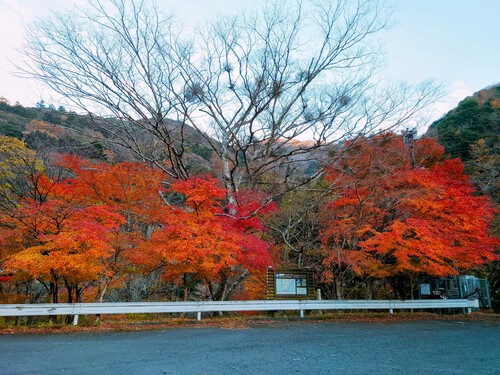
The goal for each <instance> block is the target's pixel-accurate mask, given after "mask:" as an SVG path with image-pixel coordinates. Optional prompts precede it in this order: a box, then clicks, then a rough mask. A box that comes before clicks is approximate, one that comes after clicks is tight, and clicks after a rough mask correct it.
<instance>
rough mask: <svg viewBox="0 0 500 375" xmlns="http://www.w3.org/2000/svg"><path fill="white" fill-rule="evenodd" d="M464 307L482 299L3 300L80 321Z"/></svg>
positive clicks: (22, 312)
mask: <svg viewBox="0 0 500 375" xmlns="http://www.w3.org/2000/svg"><path fill="white" fill-rule="evenodd" d="M442 308H463V309H467V312H468V313H471V312H472V308H479V301H478V300H477V299H475V300H468V299H439V300H406V301H398V300H343V301H337V300H321V301H317V300H298V301H287V300H283V301H269V300H262V301H197V302H118V303H114V302H109V303H108V302H103V303H58V304H50V303H47V304H0V316H40V315H74V319H73V324H74V325H77V324H78V316H79V315H91V314H102V315H110V314H133V313H196V318H197V319H198V320H201V314H202V313H207V312H218V311H222V312H230V311H279V310H296V311H299V312H300V316H301V317H304V311H307V310H389V312H390V313H391V314H393V313H394V310H396V309H442Z"/></svg>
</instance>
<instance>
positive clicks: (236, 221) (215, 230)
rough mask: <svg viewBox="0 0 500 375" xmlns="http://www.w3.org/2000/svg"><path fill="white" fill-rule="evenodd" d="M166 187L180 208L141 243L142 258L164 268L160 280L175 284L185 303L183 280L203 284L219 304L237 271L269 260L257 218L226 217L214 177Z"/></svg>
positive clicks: (173, 209)
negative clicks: (180, 200) (178, 197)
mask: <svg viewBox="0 0 500 375" xmlns="http://www.w3.org/2000/svg"><path fill="white" fill-rule="evenodd" d="M171 188H172V192H174V193H178V194H179V193H180V194H182V195H183V196H184V197H185V201H184V204H182V205H179V206H171V207H169V208H168V211H167V212H165V215H164V218H163V228H162V230H159V231H156V232H155V233H153V235H152V236H151V241H150V242H148V243H144V247H143V249H142V253H143V254H149V258H148V259H147V261H148V262H150V267H153V265H154V264H161V263H164V264H165V272H164V275H163V276H164V278H166V279H168V280H172V281H179V282H180V283H181V284H182V285H183V289H184V298H185V299H187V298H188V291H189V280H195V281H198V282H203V283H205V284H206V285H207V288H208V290H209V293H210V295H211V297H212V299H223V298H225V296H227V293H229V291H228V288H229V287H230V285H228V282H229V280H230V278H231V277H232V276H234V274H235V273H237V270H238V269H240V268H242V267H243V268H244V269H245V270H246V272H248V270H256V269H259V270H261V271H263V270H264V269H265V265H267V264H269V261H270V257H269V253H268V251H267V244H266V243H265V242H264V241H262V240H261V239H260V237H259V234H258V232H256V231H258V230H259V229H261V228H259V227H258V225H257V223H258V219H256V218H254V217H252V218H251V219H247V218H246V217H234V216H232V215H228V214H226V213H225V210H224V207H223V198H224V197H225V196H226V192H225V190H224V189H222V188H220V186H219V183H218V181H217V180H216V179H215V178H213V177H210V176H198V177H193V178H190V179H188V180H185V181H176V182H174V183H172V185H171ZM242 206H244V205H242ZM245 207H246V206H245ZM246 272H244V274H245V275H246ZM240 276H241V275H240ZM243 277H244V276H243ZM216 284H217V286H218V287H219V288H217V289H218V290H215V285H216Z"/></svg>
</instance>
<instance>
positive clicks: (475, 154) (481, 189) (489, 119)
mask: <svg viewBox="0 0 500 375" xmlns="http://www.w3.org/2000/svg"><path fill="white" fill-rule="evenodd" d="M427 134H428V135H429V136H433V137H436V138H437V139H438V141H439V143H440V144H442V145H443V146H444V149H445V152H446V154H448V155H449V156H450V157H457V158H460V159H461V160H462V162H463V163H464V167H465V173H467V174H468V175H470V178H471V182H472V183H473V184H474V187H475V189H476V194H482V195H485V196H487V197H489V198H490V199H491V200H492V202H493V203H494V204H495V206H496V208H497V211H496V215H495V219H494V221H493V223H492V225H491V227H490V232H491V233H492V235H495V236H500V215H499V214H498V207H500V84H495V85H492V86H490V87H488V88H485V89H483V90H480V91H478V92H476V93H475V94H474V95H472V96H470V97H467V98H465V99H464V100H462V101H461V102H460V103H459V104H458V106H457V108H455V109H453V110H452V111H450V112H449V113H447V114H446V115H445V116H443V117H442V118H441V119H439V120H437V121H435V122H434V123H433V124H432V125H431V126H430V127H429V130H428V132H427ZM485 272H486V273H487V274H488V275H489V281H490V288H491V292H492V294H493V295H494V299H495V303H496V306H497V308H499V306H500V297H499V296H500V265H499V262H498V261H497V262H494V263H491V264H490V265H489V266H488V267H487V269H486V270H485Z"/></svg>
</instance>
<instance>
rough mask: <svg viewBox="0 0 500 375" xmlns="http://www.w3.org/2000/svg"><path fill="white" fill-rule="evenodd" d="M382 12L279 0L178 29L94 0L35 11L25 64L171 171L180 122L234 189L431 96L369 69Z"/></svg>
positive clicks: (428, 89) (159, 18)
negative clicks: (58, 11)
mask: <svg viewBox="0 0 500 375" xmlns="http://www.w3.org/2000/svg"><path fill="white" fill-rule="evenodd" d="M389 16H390V9H389V8H388V7H387V6H386V5H385V4H384V3H383V2H382V1H379V0H355V1H352V0H351V1H348V0H325V1H314V0H304V1H303V2H297V3H294V4H292V5H290V3H289V2H284V1H282V2H276V3H272V4H270V5H267V6H265V7H264V8H263V9H261V10H260V11H259V12H255V13H253V14H241V15H237V16H234V17H224V18H220V19H217V20H216V21H214V22H212V23H211V24H209V25H208V26H206V27H204V28H201V29H200V30H199V31H198V32H197V33H195V34H192V36H185V35H191V34H187V33H184V34H182V33H181V32H180V29H178V28H176V22H177V21H176V20H175V18H174V17H173V16H163V15H162V14H161V13H160V12H159V11H158V10H157V8H156V7H155V6H154V5H148V4H145V3H144V1H140V2H137V1H131V0H109V1H104V0H103V1H100V0H97V1H95V2H93V3H92V7H91V10H90V11H88V10H87V11H85V12H83V11H81V12H78V13H68V14H63V15H54V16H53V17H52V18H50V19H47V20H41V21H39V22H37V23H36V24H35V25H34V26H33V27H32V28H31V31H30V33H29V35H28V38H27V42H26V48H25V51H24V54H25V56H26V59H27V63H28V65H27V67H25V68H24V72H25V73H27V74H28V75H29V76H31V77H35V78H37V79H39V80H41V81H43V82H44V83H46V84H47V85H49V86H50V87H51V88H52V89H53V90H55V91H56V92H57V93H59V94H61V95H63V96H64V97H65V98H66V99H68V100H70V101H71V102H72V103H73V104H74V105H76V106H77V107H79V108H81V109H83V110H85V111H87V112H88V113H89V114H91V115H92V116H94V117H95V118H96V122H97V123H99V124H100V125H101V126H102V127H103V129H104V130H103V133H104V134H108V133H109V138H110V139H112V140H113V141H115V142H119V143H120V144H122V145H124V146H126V147H128V148H129V149H131V150H133V151H134V152H135V153H137V154H138V155H139V156H140V157H141V158H142V159H143V160H145V161H149V162H151V163H155V164H156V165H158V166H160V167H161V168H163V169H164V170H166V171H167V172H168V173H169V174H170V175H171V176H173V177H175V178H186V177H187V176H188V168H187V167H188V166H187V165H186V142H187V138H188V137H186V132H187V131H188V127H186V125H190V127H192V128H194V129H196V130H197V132H198V138H196V139H197V140H199V139H200V137H201V138H204V142H206V144H207V145H209V146H210V147H211V148H212V149H213V151H214V152H215V154H216V155H217V156H218V157H219V158H220V160H221V162H222V167H223V174H224V179H225V183H226V187H227V188H229V191H230V192H235V191H237V190H238V189H239V187H240V186H242V185H243V186H252V187H254V188H260V186H261V185H262V184H263V183H264V182H265V181H267V180H266V176H268V175H269V173H271V172H273V171H276V170H277V168H281V171H282V172H280V173H278V175H279V177H280V178H279V179H274V182H276V183H281V182H283V181H285V180H287V181H289V182H290V178H289V177H290V176H289V175H290V173H288V172H287V171H290V165H291V164H292V165H293V163H296V162H297V161H298V160H302V161H307V160H310V159H313V158H314V157H315V156H314V155H313V154H311V151H312V150H315V149H318V148H324V147H327V146H329V145H332V144H333V143H335V142H338V141H340V140H343V139H346V138H349V139H354V138H355V137H356V136H357V135H366V134H369V133H373V132H376V131H380V130H382V129H387V128H388V127H395V126H399V125H401V124H404V123H406V122H408V121H409V120H411V119H414V118H415V116H416V115H418V114H419V113H420V112H421V111H422V110H423V109H424V108H425V107H426V106H427V105H428V104H429V103H430V102H432V101H433V100H434V99H435V98H436V87H435V86H434V85H432V84H431V83H425V84H423V85H421V86H419V87H415V88H411V87H409V86H407V85H402V84H401V85H392V86H385V88H382V85H380V82H377V77H378V76H377V73H378V69H379V66H380V64H379V59H378V58H379V56H380V49H379V48H378V44H377V43H376V39H375V38H374V37H375V36H376V35H377V33H379V32H380V31H381V30H383V29H384V28H385V27H386V26H387V23H388V20H389ZM181 36H182V37H181ZM103 114H107V115H108V116H109V117H107V118H103ZM97 117H99V119H98V118H97ZM298 138H302V139H304V138H308V139H312V140H313V141H312V142H308V143H304V142H303V143H297V142H296V140H297V139H298ZM152 144H154V145H155V150H153V151H152V150H151V145H152ZM159 145H161V148H160V147H159ZM312 178H314V176H312V177H311V179H312ZM292 182H293V181H292ZM303 182H304V181H303V179H302V180H301V181H299V182H297V183H303ZM297 183H296V184H297ZM296 184H295V185H296ZM295 185H294V184H292V186H295ZM231 198H233V195H231V194H230V199H231ZM233 199H234V198H233Z"/></svg>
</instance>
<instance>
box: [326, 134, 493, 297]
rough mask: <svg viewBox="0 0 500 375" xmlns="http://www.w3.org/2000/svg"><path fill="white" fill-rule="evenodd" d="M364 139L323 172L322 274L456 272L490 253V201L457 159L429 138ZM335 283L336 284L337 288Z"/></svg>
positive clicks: (486, 258)
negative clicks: (326, 191)
mask: <svg viewBox="0 0 500 375" xmlns="http://www.w3.org/2000/svg"><path fill="white" fill-rule="evenodd" d="M414 155H415V161H416V167H412V163H411V159H410V158H411V156H410V153H409V150H408V149H407V148H406V147H405V145H404V144H403V140H402V137H400V136H397V135H395V134H393V133H386V134H382V135H379V136H376V137H373V138H370V139H363V140H361V141H360V142H359V143H357V145H356V146H354V147H352V148H351V150H350V151H348V152H346V154H345V158H343V159H341V160H340V162H339V163H337V164H335V166H334V167H332V168H331V169H330V170H329V171H328V177H327V179H328V181H329V182H330V183H331V187H332V189H331V193H330V195H331V198H332V202H331V203H330V204H329V205H328V207H326V210H325V211H324V212H323V213H322V228H323V229H322V231H321V240H322V243H323V251H324V255H325V258H324V265H325V271H324V273H323V277H324V280H325V281H329V282H332V281H336V282H339V281H340V282H342V280H340V279H341V278H342V276H343V275H344V274H345V272H354V273H355V274H358V275H367V276H372V277H376V278H383V277H390V276H395V275H404V274H409V273H424V274H427V275H435V276H444V275H452V274H457V273H459V272H463V271H464V270H468V269H470V268H472V267H474V266H477V265H481V264H484V263H486V262H489V261H492V260H493V259H495V256H494V253H493V249H494V247H495V244H496V243H498V241H497V239H495V238H491V237H489V236H488V232H487V229H488V225H489V223H490V221H491V219H492V208H491V206H490V205H489V203H488V201H487V200H486V199H485V198H484V197H478V196H474V195H473V188H472V185H471V183H470V182H469V181H468V177H467V176H465V175H463V168H462V164H461V162H460V161H459V160H444V161H442V162H439V160H440V159H441V157H442V155H443V149H442V147H441V146H440V145H439V144H437V143H436V141H434V140H431V139H425V138H424V139H421V140H417V141H416V142H415V144H414ZM341 293H342V291H341V290H337V294H338V295H340V294H341Z"/></svg>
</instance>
